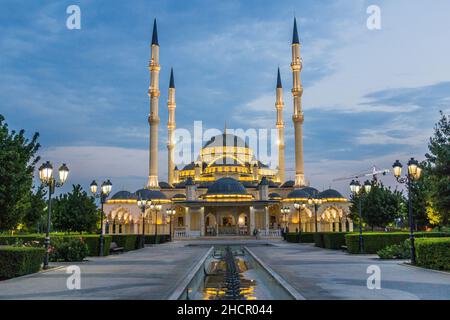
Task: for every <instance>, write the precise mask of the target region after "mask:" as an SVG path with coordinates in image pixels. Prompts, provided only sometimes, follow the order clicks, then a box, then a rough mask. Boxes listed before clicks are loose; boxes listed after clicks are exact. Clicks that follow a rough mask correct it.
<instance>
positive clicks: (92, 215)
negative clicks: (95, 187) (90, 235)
mask: <svg viewBox="0 0 450 320" xmlns="http://www.w3.org/2000/svg"><path fill="white" fill-rule="evenodd" d="M97 222H98V211H97V206H96V204H95V201H94V198H93V197H91V196H88V194H87V193H86V191H83V189H82V188H81V186H80V185H79V184H78V185H73V189H72V192H68V193H65V194H63V195H60V196H59V197H57V198H55V200H54V202H53V213H52V223H53V228H54V229H55V231H64V232H95V231H96V230H97Z"/></svg>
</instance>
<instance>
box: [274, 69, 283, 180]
mask: <svg viewBox="0 0 450 320" xmlns="http://www.w3.org/2000/svg"><path fill="white" fill-rule="evenodd" d="M283 107H284V103H283V86H282V85H281V76H280V68H278V75H277V98H276V102H275V108H276V109H277V123H276V125H277V130H278V141H277V143H278V180H279V181H280V182H281V183H283V182H284V179H285V166H284V122H283Z"/></svg>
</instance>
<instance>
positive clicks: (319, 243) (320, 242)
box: [313, 232, 325, 248]
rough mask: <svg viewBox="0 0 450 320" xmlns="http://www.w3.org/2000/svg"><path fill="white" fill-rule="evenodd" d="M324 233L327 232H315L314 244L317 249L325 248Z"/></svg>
mask: <svg viewBox="0 0 450 320" xmlns="http://www.w3.org/2000/svg"><path fill="white" fill-rule="evenodd" d="M324 233H325V232H315V233H314V236H313V238H314V243H315V245H316V247H319V248H325V241H324V239H323V234H324Z"/></svg>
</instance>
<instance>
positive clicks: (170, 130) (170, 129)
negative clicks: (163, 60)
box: [167, 68, 176, 185]
mask: <svg viewBox="0 0 450 320" xmlns="http://www.w3.org/2000/svg"><path fill="white" fill-rule="evenodd" d="M167 108H168V109H169V120H168V122H167V140H168V141H167V152H168V157H167V166H168V170H167V172H168V179H167V180H168V182H169V184H170V185H173V183H174V180H175V175H174V165H175V164H174V148H175V141H174V130H175V128H176V124H175V108H176V103H175V81H174V78H173V68H171V69H170V83H169V99H168V101H167Z"/></svg>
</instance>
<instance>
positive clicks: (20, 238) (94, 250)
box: [0, 234, 111, 256]
mask: <svg viewBox="0 0 450 320" xmlns="http://www.w3.org/2000/svg"><path fill="white" fill-rule="evenodd" d="M44 238H45V235H43V234H38V235H17V236H0V245H14V244H16V243H31V242H34V241H36V242H38V243H39V244H40V245H42V246H43V245H44ZM54 238H58V239H73V238H82V239H83V240H84V242H85V243H86V244H87V246H88V249H89V256H98V255H99V253H100V235H98V234H87V235H84V234H81V235H77V234H73V235H52V234H50V245H51V242H52V239H54ZM63 241H64V240H63ZM110 245H111V236H110V235H104V248H105V250H103V251H104V252H103V255H104V256H107V255H108V254H109V247H110Z"/></svg>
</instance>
